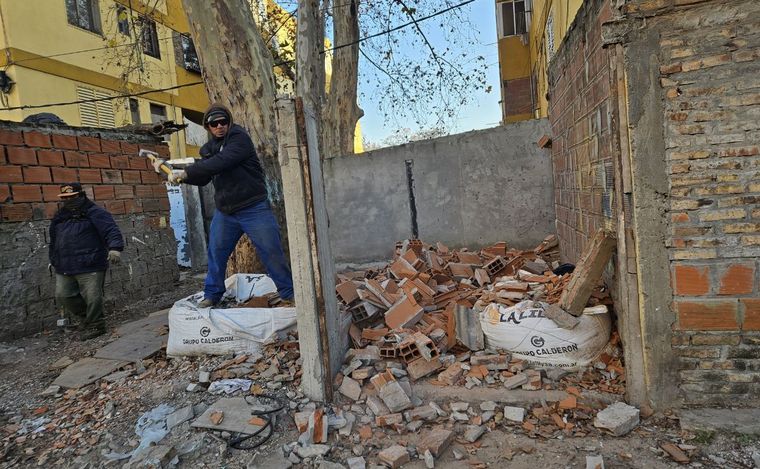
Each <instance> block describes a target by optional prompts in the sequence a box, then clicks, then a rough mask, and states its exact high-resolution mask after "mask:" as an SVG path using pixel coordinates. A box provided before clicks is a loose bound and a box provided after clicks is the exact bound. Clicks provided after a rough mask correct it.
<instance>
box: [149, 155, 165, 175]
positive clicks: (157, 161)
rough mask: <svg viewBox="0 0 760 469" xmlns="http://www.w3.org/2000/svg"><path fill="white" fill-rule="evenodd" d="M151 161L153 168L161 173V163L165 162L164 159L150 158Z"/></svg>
mask: <svg viewBox="0 0 760 469" xmlns="http://www.w3.org/2000/svg"><path fill="white" fill-rule="evenodd" d="M150 161H151V163H153V169H154V170H155V171H156V172H157V173H158V174H161V165H162V164H164V163H166V160H164V159H161V158H151V160H150Z"/></svg>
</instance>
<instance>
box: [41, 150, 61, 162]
mask: <svg viewBox="0 0 760 469" xmlns="http://www.w3.org/2000/svg"><path fill="white" fill-rule="evenodd" d="M37 161H38V162H39V164H40V165H42V166H63V165H64V162H63V152H62V151H55V150H37Z"/></svg>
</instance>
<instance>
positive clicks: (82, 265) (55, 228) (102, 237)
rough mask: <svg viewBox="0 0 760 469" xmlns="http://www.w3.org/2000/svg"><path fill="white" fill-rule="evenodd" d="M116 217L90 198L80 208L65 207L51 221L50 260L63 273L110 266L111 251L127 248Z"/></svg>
mask: <svg viewBox="0 0 760 469" xmlns="http://www.w3.org/2000/svg"><path fill="white" fill-rule="evenodd" d="M123 250H124V239H123V238H122V236H121V231H119V227H118V226H117V225H116V221H114V219H113V216H111V214H110V213H108V212H107V211H106V210H105V209H103V208H102V207H100V206H98V205H96V204H95V203H94V202H92V201H91V200H89V199H85V200H84V203H83V205H82V207H81V208H80V209H77V210H68V209H65V208H63V209H61V210H59V211H58V213H56V214H55V216H54V217H53V221H52V222H51V223H50V263H51V264H52V265H53V267H55V271H56V272H57V273H59V274H63V275H76V274H85V273H88V272H97V271H99V270H106V269H107V268H108V251H123Z"/></svg>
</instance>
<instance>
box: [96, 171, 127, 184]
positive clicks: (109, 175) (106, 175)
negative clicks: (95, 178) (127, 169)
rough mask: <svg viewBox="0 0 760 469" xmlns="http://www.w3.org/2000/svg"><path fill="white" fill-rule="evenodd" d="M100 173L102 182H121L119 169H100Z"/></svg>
mask: <svg viewBox="0 0 760 469" xmlns="http://www.w3.org/2000/svg"><path fill="white" fill-rule="evenodd" d="M100 175H101V176H102V178H103V183H104V184H121V183H122V182H123V181H122V178H121V171H119V170H118V169H101V170H100Z"/></svg>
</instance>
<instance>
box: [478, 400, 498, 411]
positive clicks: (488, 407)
mask: <svg viewBox="0 0 760 469" xmlns="http://www.w3.org/2000/svg"><path fill="white" fill-rule="evenodd" d="M496 405H497V404H496V403H495V402H494V401H485V402H481V403H480V410H482V411H494V410H496Z"/></svg>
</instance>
